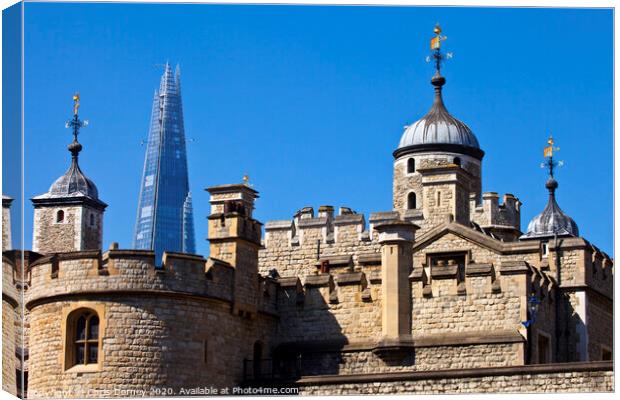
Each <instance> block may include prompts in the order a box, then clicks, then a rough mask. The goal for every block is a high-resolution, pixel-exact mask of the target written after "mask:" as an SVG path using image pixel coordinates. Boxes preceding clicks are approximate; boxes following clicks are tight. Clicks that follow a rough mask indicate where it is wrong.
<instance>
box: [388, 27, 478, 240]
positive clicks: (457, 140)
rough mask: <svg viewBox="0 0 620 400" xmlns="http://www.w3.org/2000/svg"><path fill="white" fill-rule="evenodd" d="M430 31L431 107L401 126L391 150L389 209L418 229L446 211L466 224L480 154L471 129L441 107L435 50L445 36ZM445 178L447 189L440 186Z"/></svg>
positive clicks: (441, 80) (439, 58) (442, 80)
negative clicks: (432, 90)
mask: <svg viewBox="0 0 620 400" xmlns="http://www.w3.org/2000/svg"><path fill="white" fill-rule="evenodd" d="M435 33H436V35H437V36H436V37H435V38H433V40H432V41H431V48H432V49H433V50H434V52H433V54H432V58H433V59H434V62H435V68H436V72H435V75H434V76H433V78H432V79H431V84H432V85H433V87H434V89H435V96H434V101H433V105H432V107H431V109H430V111H429V112H428V113H427V114H426V115H425V116H424V117H422V118H421V119H420V120H418V121H416V122H415V123H413V124H411V125H408V126H407V127H406V128H405V132H404V133H403V135H402V137H401V139H400V143H399V145H398V148H397V149H396V151H394V159H395V161H394V188H393V196H394V197H393V208H394V210H395V211H398V212H400V214H401V216H402V218H404V219H406V220H413V221H416V223H419V224H420V225H421V227H422V229H427V228H430V227H431V226H433V225H435V224H436V222H437V221H436V220H440V221H444V220H445V217H444V216H443V214H446V213H451V214H453V217H454V219H456V221H458V222H462V223H465V224H467V223H468V222H469V196H470V193H473V194H474V197H475V198H476V199H477V202H479V201H480V193H481V163H482V157H483V156H484V152H483V151H482V150H481V149H480V146H479V144H478V139H476V136H475V135H474V133H473V132H472V130H471V129H470V128H469V127H468V126H467V125H466V124H464V123H463V122H461V121H459V120H458V119H456V118H454V117H453V116H452V115H451V114H450V113H449V112H448V110H447V109H446V107H445V105H444V102H443V97H442V88H443V86H444V84H445V83H446V79H445V78H444V77H443V76H442V75H441V73H440V68H441V63H442V61H443V60H444V59H445V58H446V56H445V55H444V54H442V53H441V52H440V46H441V41H442V40H444V39H445V37H443V36H441V35H440V34H441V29H440V28H439V26H436V27H435ZM455 169H458V170H461V171H462V172H461V173H457V172H455ZM425 171H426V172H425ZM446 182H449V184H448V186H450V187H447V186H446V187H440V186H441V185H444V184H445V183H446ZM438 185H439V186H438ZM444 186H445V185H444ZM438 192H439V194H437V193H438ZM443 199H446V201H445V202H444V201H443ZM437 203H439V204H440V205H441V204H444V206H449V210H448V209H444V208H445V207H444V206H440V208H437ZM440 214H441V215H440ZM435 217H437V218H435Z"/></svg>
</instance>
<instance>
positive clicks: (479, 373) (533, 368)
mask: <svg viewBox="0 0 620 400" xmlns="http://www.w3.org/2000/svg"><path fill="white" fill-rule="evenodd" d="M596 371H613V361H595V362H577V363H562V364H534V365H519V366H510V367H487V368H467V369H447V370H436V371H415V372H386V373H373V374H352V375H321V376H306V377H302V378H301V379H298V380H297V381H295V384H297V385H299V386H312V385H334V384H347V383H349V384H351V383H368V382H395V381H419V380H430V379H433V380H435V379H459V378H478V377H487V376H502V375H508V376H510V375H537V374H551V373H558V372H559V373H569V372H596Z"/></svg>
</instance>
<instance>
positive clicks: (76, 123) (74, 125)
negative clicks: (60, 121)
mask: <svg viewBox="0 0 620 400" xmlns="http://www.w3.org/2000/svg"><path fill="white" fill-rule="evenodd" d="M79 108H80V93H79V92H75V94H74V95H73V119H70V120H69V121H67V122H66V123H65V127H66V128H71V129H72V130H73V132H72V133H73V142H72V143H71V144H69V146H68V147H67V148H68V149H69V151H70V152H71V155H72V156H73V159H74V160H75V161H77V158H78V154H79V153H80V151H82V145H81V144H80V143H79V142H78V135H79V134H80V128H85V127H86V126H88V121H82V120H80V117H79V115H78V109H79Z"/></svg>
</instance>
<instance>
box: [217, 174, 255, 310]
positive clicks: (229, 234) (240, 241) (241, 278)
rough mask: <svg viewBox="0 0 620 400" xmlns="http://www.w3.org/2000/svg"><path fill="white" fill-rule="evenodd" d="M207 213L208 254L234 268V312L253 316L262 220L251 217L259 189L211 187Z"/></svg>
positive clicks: (247, 186) (234, 185)
mask: <svg viewBox="0 0 620 400" xmlns="http://www.w3.org/2000/svg"><path fill="white" fill-rule="evenodd" d="M206 190H207V191H208V192H209V193H210V194H211V215H209V242H210V257H211V258H212V259H216V260H219V261H223V262H224V263H227V264H229V265H230V266H231V267H233V268H234V271H235V279H234V282H235V283H234V289H233V291H234V300H233V302H234V304H233V312H234V313H236V314H239V315H246V316H253V315H254V314H255V313H256V305H257V298H256V293H258V249H259V248H260V247H261V223H260V222H258V221H257V220H255V219H253V218H252V211H253V210H254V200H255V199H256V198H257V197H258V192H257V191H256V190H254V189H252V188H251V187H250V186H249V185H248V184H247V182H246V183H245V184H232V185H221V186H213V187H210V188H207V189H206Z"/></svg>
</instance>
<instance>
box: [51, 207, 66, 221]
mask: <svg viewBox="0 0 620 400" xmlns="http://www.w3.org/2000/svg"><path fill="white" fill-rule="evenodd" d="M61 215H62V218H59V216H61ZM66 218H67V213H66V212H65V210H56V212H55V213H54V223H56V224H64V223H65V220H66Z"/></svg>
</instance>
